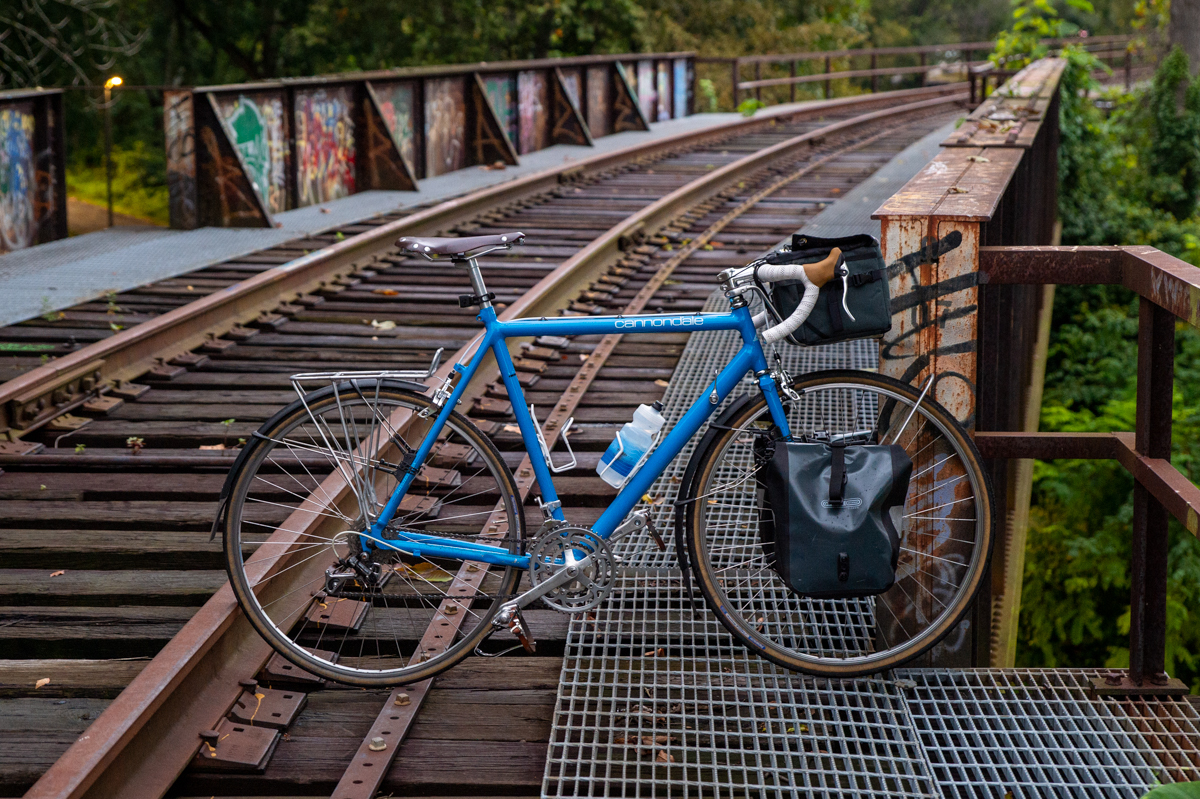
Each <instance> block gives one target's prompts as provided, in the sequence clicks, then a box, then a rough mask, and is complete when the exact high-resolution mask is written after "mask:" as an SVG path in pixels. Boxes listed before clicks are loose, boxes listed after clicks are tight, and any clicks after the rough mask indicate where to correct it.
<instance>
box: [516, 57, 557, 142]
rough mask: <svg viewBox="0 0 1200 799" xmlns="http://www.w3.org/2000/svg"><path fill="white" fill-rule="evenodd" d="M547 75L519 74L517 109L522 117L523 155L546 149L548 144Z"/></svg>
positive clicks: (538, 71)
mask: <svg viewBox="0 0 1200 799" xmlns="http://www.w3.org/2000/svg"><path fill="white" fill-rule="evenodd" d="M548 88H549V87H547V85H546V73H544V72H542V71H540V70H527V71H525V72H519V73H517V107H518V113H519V115H520V117H521V129H520V134H519V138H520V144H519V146H518V150H517V151H518V152H519V153H520V154H521V155H524V154H525V153H532V152H535V151H537V150H541V149H544V148H545V147H546V146H547V145H548V144H549V141H548V138H549V136H548V134H549V121H548V117H549V112H550V96H549V91H548Z"/></svg>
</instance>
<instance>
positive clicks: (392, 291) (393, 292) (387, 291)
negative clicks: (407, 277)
mask: <svg viewBox="0 0 1200 799" xmlns="http://www.w3.org/2000/svg"><path fill="white" fill-rule="evenodd" d="M371 293H372V294H382V295H383V296H385V297H395V296H396V295H398V294H399V293H400V292H398V291H396V290H395V289H375V290H374V291H372V292H371Z"/></svg>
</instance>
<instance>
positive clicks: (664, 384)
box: [654, 378, 671, 388]
mask: <svg viewBox="0 0 1200 799" xmlns="http://www.w3.org/2000/svg"><path fill="white" fill-rule="evenodd" d="M654 385H656V386H662V387H663V388H666V387H667V386H669V385H671V384H670V383H668V382H667V381H666V380H663V379H662V378H659V379H658V380H655V381H654Z"/></svg>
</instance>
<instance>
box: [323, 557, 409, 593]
mask: <svg viewBox="0 0 1200 799" xmlns="http://www.w3.org/2000/svg"><path fill="white" fill-rule="evenodd" d="M392 574H393V572H392V570H391V569H387V568H384V565H383V564H382V563H378V562H376V561H373V560H371V559H370V556H368V555H366V554H364V553H359V554H353V553H351V554H349V555H347V556H346V557H344V558H339V559H338V560H337V562H335V563H334V564H333V565H332V566H330V567H329V568H328V569H326V570H325V593H326V594H328V595H329V596H332V597H349V596H351V595H357V594H361V593H364V592H369V591H373V590H377V589H380V588H383V586H384V585H386V584H387V581H388V580H390V579H391V578H392Z"/></svg>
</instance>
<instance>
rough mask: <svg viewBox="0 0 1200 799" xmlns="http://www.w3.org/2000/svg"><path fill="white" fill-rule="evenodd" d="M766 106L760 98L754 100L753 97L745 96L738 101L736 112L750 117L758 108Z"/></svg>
mask: <svg viewBox="0 0 1200 799" xmlns="http://www.w3.org/2000/svg"><path fill="white" fill-rule="evenodd" d="M766 107H767V104H766V103H764V102H762V101H761V100H756V99H754V98H753V97H747V98H746V99H745V100H742V101H741V102H740V103H738V107H737V110H738V113H739V114H741V115H742V116H744V117H752V116H754V115H755V114H756V113H757V112H758V109H760V108H766Z"/></svg>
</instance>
